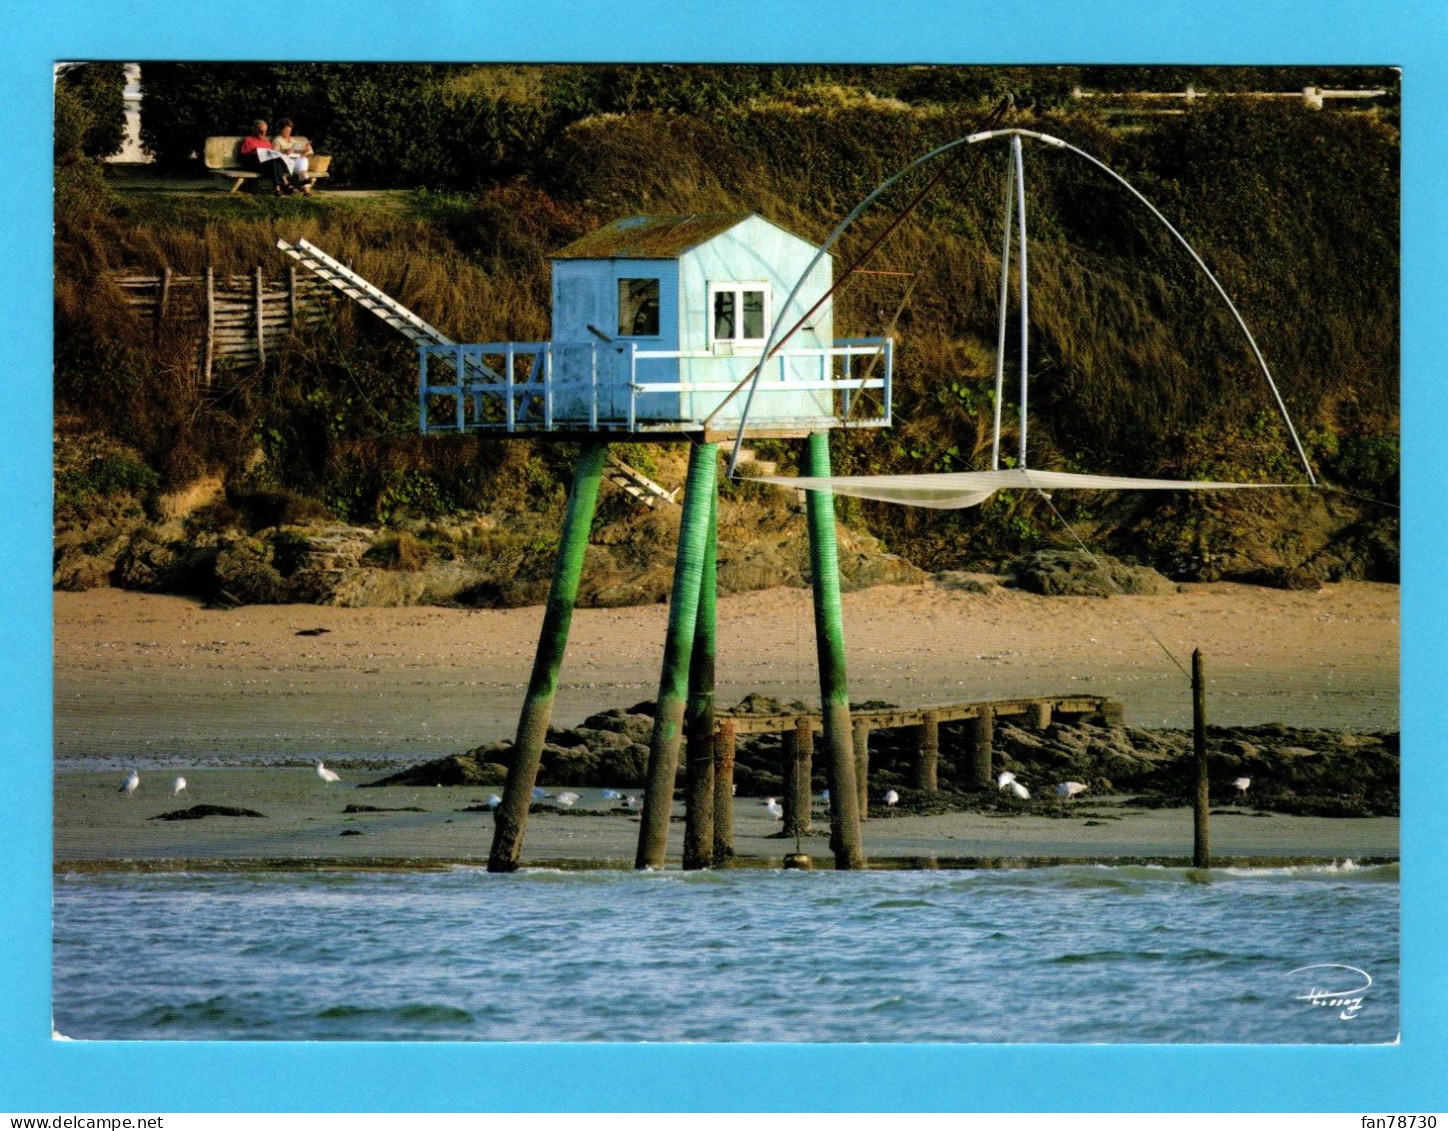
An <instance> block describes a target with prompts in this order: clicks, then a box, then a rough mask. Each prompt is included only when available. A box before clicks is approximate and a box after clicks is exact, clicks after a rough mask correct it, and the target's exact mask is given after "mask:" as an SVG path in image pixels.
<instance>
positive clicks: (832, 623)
mask: <svg viewBox="0 0 1448 1131" xmlns="http://www.w3.org/2000/svg"><path fill="white" fill-rule="evenodd" d="M806 451H807V456H808V458H807V461H806V467H807V468H808V471H807V474H808V475H809V476H811V477H826V478H827V477H828V476H829V474H830V437H829V433H828V432H813V433H811V434H810V437H809V441H808V446H807V448H806ZM805 495H806V503H805V506H806V509H807V511H808V518H809V558H810V575H811V583H812V585H813V587H814V614H815V649H816V651H817V652H818V654H819V669H820V706H821V710H822V713H823V715H824V732H825V751H826V758H827V761H826V763H825V764H826V765H827V766H828V768H829V773H828V775H827V776H828V779H829V783H830V847H831V848H832V849H833V851H834V854H835V867H836V868H839V869H856V868H864V867H866V863H865V852H864V848H863V846H862V845H861V842H860V808H859V794H858V793H857V792H856V786H855V752H854V740H853V738H852V737H851V734H850V694H849V688H848V681H847V679H846V678H845V623H844V613H843V609H842V606H841V603H840V548H839V543H838V542H837V541H836V540H835V495H834V492H833V491H807V492H805Z"/></svg>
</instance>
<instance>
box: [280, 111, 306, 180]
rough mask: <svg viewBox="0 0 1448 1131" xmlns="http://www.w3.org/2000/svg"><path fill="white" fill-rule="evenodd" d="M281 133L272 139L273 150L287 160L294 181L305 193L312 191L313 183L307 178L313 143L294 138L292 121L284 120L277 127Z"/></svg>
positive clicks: (304, 139)
mask: <svg viewBox="0 0 1448 1131" xmlns="http://www.w3.org/2000/svg"><path fill="white" fill-rule="evenodd" d="M277 128H278V129H279V130H280V131H281V132H280V133H278V134H277V136H276V137H274V138H272V148H273V149H275V150H276V151H277V152H278V153H280V154H282V155H283V156H284V157H285V158H286V162H287V166H288V167H289V168H290V169H291V174H292V178H293V180H294V181H295V182H296V183H297V185H298V186H300V188H301V190H302V191H303V192H305V193H310V192H311V191H312V182H311V181H310V180H309V179H308V178H307V166H308V161H307V158H308V157H310V156H311V155H312V143H311V142H309V141H307V139H306V138H294V137H292V120H291V119H290V118H283V119H282V120H281V122H280V123H279V124H278V127H277Z"/></svg>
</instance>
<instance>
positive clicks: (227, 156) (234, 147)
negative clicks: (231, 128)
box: [203, 137, 332, 192]
mask: <svg viewBox="0 0 1448 1131" xmlns="http://www.w3.org/2000/svg"><path fill="white" fill-rule="evenodd" d="M292 140H293V141H295V142H300V143H301V145H302V147H303V148H305V147H306V144H307V139H306V138H304V137H293V138H292ZM242 141H243V139H242V138H239V137H209V138H207V139H206V151H205V154H204V157H203V160H204V161H205V164H206V168H207V169H209V170H210V171H211V172H213V173H215V174H216V175H217V176H218V177H228V178H230V180H231V191H232V192H236V191H237V190H238V189H240V188H241V186H242V185H243V184H244V183H245V182H246V181H254V180H256V179H258V178H259V177H260V176H261V172H260V170H259V169H258V168H257V165H256V162H254V161H250V160H247V161H245V162H244V161H243V160H242V157H241V154H240V150H241V143H242ZM331 163H332V159H331V158H330V157H323V156H322V155H321V154H317V153H314V154H312V156H311V158H310V160H309V163H308V167H307V176H308V178H310V179H311V180H314V181H316V180H320V179H322V178H323V177H326V176H328V175H329V174H328V171H327V167H328V166H329V165H330V164H331Z"/></svg>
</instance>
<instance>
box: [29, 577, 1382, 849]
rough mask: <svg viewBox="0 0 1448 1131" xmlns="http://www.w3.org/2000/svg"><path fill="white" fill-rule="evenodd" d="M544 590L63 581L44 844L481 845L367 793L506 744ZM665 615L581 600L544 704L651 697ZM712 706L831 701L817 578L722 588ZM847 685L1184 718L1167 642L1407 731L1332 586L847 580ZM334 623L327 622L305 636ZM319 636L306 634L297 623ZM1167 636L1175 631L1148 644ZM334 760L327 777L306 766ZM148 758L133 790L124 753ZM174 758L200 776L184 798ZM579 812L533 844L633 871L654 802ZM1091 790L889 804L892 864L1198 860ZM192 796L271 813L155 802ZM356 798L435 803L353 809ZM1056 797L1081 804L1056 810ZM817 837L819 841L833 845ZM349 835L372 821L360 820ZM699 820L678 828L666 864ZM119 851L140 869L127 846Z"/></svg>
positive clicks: (1213, 683)
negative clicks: (334, 773)
mask: <svg viewBox="0 0 1448 1131" xmlns="http://www.w3.org/2000/svg"><path fill="white" fill-rule="evenodd" d="M541 617H542V610H541V609H537V608H528V609H511V610H487V611H468V610H457V609H438V608H402V609H336V608H327V607H317V606H297V605H288V606H272V607H267V606H258V607H247V608H241V609H232V610H208V609H205V608H203V607H201V606H200V605H199V604H198V603H196V602H194V601H190V600H186V599H184V598H178V597H164V596H148V595H142V594H135V593H125V592H121V591H118V590H99V591H93V592H90V593H81V594H70V593H57V594H56V595H55V722H56V755H57V760H56V766H57V773H56V778H55V782H56V785H55V858H56V861H57V864H58V866H60V867H67V866H85V867H96V866H101V867H108V866H118V865H122V862H127V861H131V862H138V866H139V865H140V864H141V863H144V862H149V863H148V864H145V866H163V862H167V861H169V862H170V863H169V864H167V865H165V866H172V867H174V866H195V867H233V866H238V865H239V864H241V863H242V862H245V861H251V862H269V863H270V864H278V863H280V864H282V865H286V864H287V862H291V863H293V864H296V863H306V864H307V865H309V866H312V865H318V864H326V863H335V864H339V865H341V866H352V867H356V866H361V865H366V864H373V865H383V864H385V865H388V866H427V865H434V864H444V863H450V862H451V863H480V862H482V861H485V860H486V857H487V853H488V848H489V846H490V844H491V839H492V817H491V815H490V814H488V813H468V812H461V810H463V809H464V808H465V807H466V806H468V805H472V804H478V803H481V802H483V801H484V800H485V799H486V797H487V795H488V793H490V792H493V791H492V790H489V789H486V788H473V787H442V788H433V789H426V788H424V789H417V788H405V787H397V788H384V789H358V788H356V785H357V783H358V782H362V781H369V780H376V779H377V778H380V777H382V776H383V775H384V772H385V766H386V765H389V764H396V763H397V762H398V761H403V762H413V761H421V760H424V759H426V758H431V757H436V756H438V755H440V754H446V753H453V752H457V751H459V750H462V749H466V748H468V747H471V746H475V745H478V744H480V743H483V742H487V741H491V740H494V739H497V738H503V737H511V735H512V730H513V727H514V725H515V723H516V714H517V710H518V708H519V705H520V704H521V702H522V697H523V690H524V686H525V682H526V679H527V677H528V672H529V670H530V667H531V663H532V654H533V648H534V645H535V641H536V635H537V631H538V626H539V623H540V621H541ZM666 619H667V609H666V608H665V607H663V606H652V607H647V608H629V609H581V610H579V611H578V612H577V614H576V615H575V619H574V624H573V633H572V637H571V641H570V645H569V651H568V657H567V660H566V662H565V667H564V678H563V685H562V687H561V688H560V691H559V695H558V699H557V702H556V705H555V711H554V718H555V721H556V722H558V723H559V724H560V725H573V724H576V723H578V722H580V721H581V720H582V719H583V718H584V717H585V716H586V715H588V714H590V713H592V712H594V711H598V710H603V709H606V708H609V707H615V706H627V705H629V704H631V703H634V702H637V701H639V700H642V699H651V698H653V696H654V694H655V690H656V688H657V682H658V663H659V657H660V654H661V651H662V640H663V634H664V626H665V622H666ZM719 622H720V647H719V650H720V665H719V683H720V701H721V702H722V703H726V704H727V703H731V702H734V701H737V699H738V698H742V696H743V695H744V694H746V693H748V692H751V691H755V692H763V693H765V694H770V695H774V696H777V697H781V698H795V697H798V698H801V699H805V700H807V701H809V700H813V699H816V698H817V695H818V692H817V688H816V687H815V685H814V679H815V675H814V667H813V657H812V649H813V623H812V619H811V611H810V604H809V596H808V594H807V593H804V592H801V591H797V590H784V589H778V590H769V591H765V592H762V593H754V594H747V595H742V596H738V597H729V598H725V599H723V600H721V602H720V610H719ZM845 623H846V635H847V641H848V648H849V654H848V661H849V673H850V681H851V683H850V687H851V697H852V698H853V699H855V700H856V701H862V700H866V699H884V700H888V701H890V702H894V703H899V704H902V705H926V704H940V703H949V702H958V701H967V700H976V699H989V698H998V697H1005V696H1011V695H1043V694H1061V693H1079V694H1095V695H1108V696H1111V697H1114V698H1117V699H1120V700H1121V701H1122V702H1123V703H1124V704H1125V706H1126V711H1127V720H1128V722H1129V723H1131V724H1132V725H1136V726H1163V725H1165V726H1182V727H1184V726H1187V725H1189V722H1190V695H1189V693H1188V692H1187V691H1186V690H1185V682H1186V681H1185V679H1184V677H1183V675H1182V673H1181V672H1180V671H1179V670H1177V668H1176V667H1175V666H1174V664H1173V663H1172V661H1171V659H1170V658H1168V657H1167V656H1166V655H1165V653H1164V652H1163V650H1162V645H1165V646H1166V647H1167V648H1169V649H1170V650H1171V651H1172V652H1173V653H1174V654H1175V655H1176V656H1177V657H1178V658H1180V659H1185V658H1186V657H1189V656H1190V652H1191V649H1192V648H1194V647H1200V648H1201V649H1202V650H1203V652H1204V654H1205V655H1206V657H1207V663H1208V676H1209V714H1210V719H1211V721H1212V722H1214V723H1219V724H1222V725H1236V724H1251V723H1260V722H1272V721H1277V722H1283V723H1286V724H1288V725H1299V726H1314V727H1335V728H1341V729H1348V730H1364V731H1367V730H1380V729H1393V728H1395V727H1396V726H1397V662H1398V590H1397V588H1396V587H1394V586H1386V585H1373V584H1368V583H1347V584H1342V585H1333V586H1328V587H1326V588H1325V589H1323V590H1322V591H1320V592H1317V593H1287V592H1282V591H1278V590H1267V589H1258V588H1255V587H1249V586H1236V585H1201V586H1190V587H1187V590H1186V591H1185V592H1181V593H1177V594H1172V595H1167V596H1161V597H1131V598H1123V597H1117V598H1112V599H1110V600H1097V599H1089V598H1041V597H1035V596H1032V595H1030V594H1025V593H1020V592H1015V591H1009V590H994V591H992V592H989V593H984V594H978V593H966V592H961V591H958V590H950V589H946V588H943V587H941V586H939V585H936V584H929V585H920V586H908V587H900V588H881V589H873V590H869V591H865V592H859V593H851V594H846V595H845ZM317 629H324V630H325V631H323V632H315V631H313V630H317ZM303 632H308V633H309V634H308V635H301V633H303ZM1158 641H1160V643H1158ZM315 756H320V757H324V758H327V759H328V761H329V762H335V765H336V767H337V768H338V769H340V770H341V772H342V775H343V782H342V783H340V784H338V785H333V786H328V785H326V784H325V783H324V782H322V781H321V779H320V778H318V777H317V775H316V772H315V770H314V769H313V767H312V764H311V759H312V758H313V757H315ZM132 764H134V765H139V766H140V767H141V774H142V786H141V788H140V789H139V790H138V791H137V793H136V795H135V796H133V797H129V798H128V797H126V796H124V795H123V794H121V793H120V792H118V790H117V786H118V785H119V783H120V779H121V777H122V776H124V775H123V774H122V773H121V772H120V770H121V768H122V767H127V766H129V765H132ZM177 773H181V774H184V775H185V776H186V778H187V781H188V783H189V788H188V792H187V795H183V796H182V797H181V798H180V799H176V798H173V797H172V796H171V789H170V783H171V780H172V778H173V777H175V775H176V774H177ZM577 792H578V793H580V794H582V795H583V800H582V801H581V802H580V803H579V805H578V807H577V809H576V810H575V811H574V812H572V813H568V814H550V813H539V814H535V815H534V816H533V817H532V819H531V820H530V823H529V826H528V833H527V840H526V845H525V853H524V856H525V862H528V863H534V864H541V863H548V862H564V863H566V862H585V861H588V862H595V863H599V862H603V863H617V864H619V865H621V866H628V865H629V864H630V863H631V862H632V859H633V855H634V847H635V844H636V840H637V834H638V823H637V819H636V818H633V817H630V816H626V815H607V814H606V813H605V812H604V810H605V808H606V807H607V806H606V803H604V802H603V801H602V800H601V799H600V798H599V796H598V792H599V791H598V790H592V789H578V790H577ZM1120 800H1121V799H1119V798H1113V799H1093V798H1082V799H1078V800H1077V801H1076V802H1074V803H1073V805H1072V808H1071V809H1070V810H1060V809H1058V807H1055V806H1051V805H1048V806H1047V807H1046V808H1045V809H1043V810H1042V812H1041V813H1040V814H1031V815H1026V816H1018V817H1010V818H1003V817H997V816H990V815H985V814H974V813H959V814H948V815H944V816H934V817H913V816H912V817H884V816H877V817H874V818H872V819H871V820H869V821H868V822H867V823H866V826H865V844H866V852H867V855H869V856H870V857H871V858H872V859H874V860H876V861H880V862H884V861H889V860H895V861H910V860H916V861H921V862H926V863H928V862H929V861H930V860H931V859H932V858H934V859H935V860H936V861H938V862H941V863H948V862H949V861H952V860H961V859H968V860H971V861H976V862H990V861H996V860H1000V859H1002V858H1005V859H1009V860H1014V861H1020V860H1038V859H1083V858H1084V859H1100V860H1123V859H1141V858H1150V859H1161V860H1168V859H1170V860H1174V861H1176V862H1185V861H1186V860H1187V859H1188V858H1189V857H1190V853H1191V843H1192V827H1191V814H1190V812H1189V811H1188V810H1185V809H1165V810H1148V809H1135V808H1131V807H1125V806H1122V805H1121V804H1119V802H1120ZM192 804H214V805H227V806H238V807H243V808H248V809H254V810H256V811H258V812H261V813H264V814H266V817H265V818H264V819H263V818H244V817H209V818H206V819H203V820H194V821H161V820H150V819H149V818H151V817H154V816H156V815H158V814H160V813H163V812H167V811H170V810H173V809H178V808H186V807H187V806H189V805H192ZM348 804H353V805H367V806H373V807H376V808H383V809H394V810H406V809H411V808H417V809H421V810H422V812H408V811H398V812H380V813H354V814H347V813H344V812H343V810H344V809H345V807H346V806H347V805H348ZM1058 812H1067V813H1069V815H1068V816H1059V815H1057V816H1052V815H1047V814H1048V813H1058ZM815 825H816V829H817V831H818V832H819V834H820V835H818V836H816V837H813V838H810V839H809V840H807V841H806V842H805V850H806V851H807V852H809V853H810V854H811V855H813V856H814V857H815V860H816V862H817V866H829V863H830V857H829V851H828V848H827V845H826V840H825V837H824V835H823V834H824V833H825V832H826V831H827V819H826V818H825V816H824V814H823V812H822V811H821V812H820V813H819V814H818V815H817V817H816V821H815ZM735 828H736V833H735V849H736V852H737V853H738V855H739V857H740V858H741V861H742V862H748V861H765V862H771V861H777V860H778V859H779V858H781V857H782V856H783V854H784V853H785V852H787V851H790V850H792V849H793V842H792V841H791V842H789V843H788V844H786V842H784V841H783V840H780V839H777V838H773V837H772V836H771V834H772V833H774V832H775V831H776V830H777V828H778V826H777V825H775V824H774V822H772V821H771V820H770V819H769V817H768V815H767V814H766V813H765V812H764V809H763V806H762V804H761V803H760V801H759V799H757V798H743V797H741V798H738V799H737V802H736V825H735ZM344 834H360V835H344ZM681 840H682V825H681V824H675V826H674V827H673V830H672V833H671V840H670V854H671V860H677V854H678V851H679V847H680V842H681ZM1212 848H1213V854H1214V856H1215V857H1217V858H1236V859H1239V860H1245V859H1249V858H1251V859H1259V860H1260V859H1270V860H1274V861H1279V862H1280V861H1284V860H1293V859H1309V858H1316V859H1333V858H1337V859H1344V858H1350V859H1354V860H1361V859H1364V858H1383V857H1395V856H1396V855H1397V852H1398V821H1397V820H1396V819H1395V818H1371V819H1332V818H1308V817H1290V816H1284V815H1276V814H1273V815H1256V814H1254V813H1253V811H1252V810H1251V809H1250V808H1244V809H1242V810H1241V811H1240V812H1226V813H1221V814H1219V815H1217V816H1216V817H1215V818H1214V819H1213V824H1212ZM122 866H129V865H122Z"/></svg>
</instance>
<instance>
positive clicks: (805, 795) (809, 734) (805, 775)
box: [780, 718, 814, 836]
mask: <svg viewBox="0 0 1448 1131" xmlns="http://www.w3.org/2000/svg"><path fill="white" fill-rule="evenodd" d="M780 761H781V766H780V770H781V772H782V774H783V777H784V798H783V801H782V804H783V805H784V835H785V836H808V835H809V834H810V831H811V829H810V820H809V817H810V813H809V810H810V799H811V792H810V779H811V778H812V777H813V776H814V724H813V723H812V722H811V721H810V720H809V719H805V718H801V719H796V720H795V723H794V729H793V730H790V731H786V732H785V734H784V747H783V755H782V757H781V759H780Z"/></svg>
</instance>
